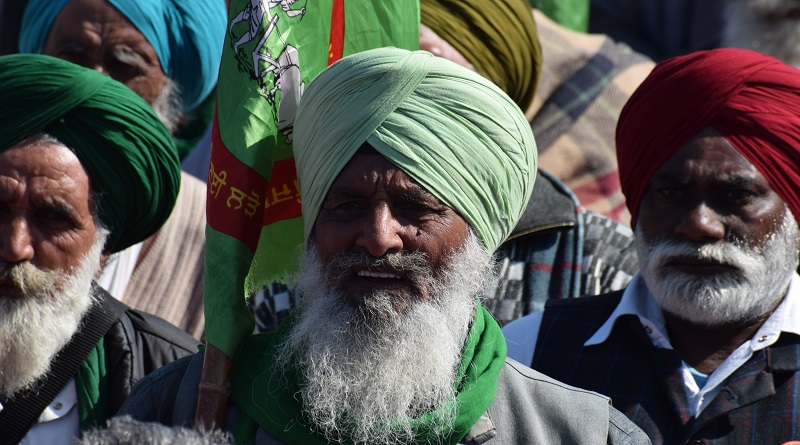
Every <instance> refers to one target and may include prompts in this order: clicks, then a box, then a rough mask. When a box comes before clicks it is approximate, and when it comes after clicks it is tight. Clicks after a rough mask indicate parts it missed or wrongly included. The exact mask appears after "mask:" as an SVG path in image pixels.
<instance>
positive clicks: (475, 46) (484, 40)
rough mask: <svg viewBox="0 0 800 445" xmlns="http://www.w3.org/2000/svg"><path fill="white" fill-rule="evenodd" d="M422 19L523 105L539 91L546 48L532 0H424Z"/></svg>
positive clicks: (476, 68) (421, 8)
mask: <svg viewBox="0 0 800 445" xmlns="http://www.w3.org/2000/svg"><path fill="white" fill-rule="evenodd" d="M419 7H420V21H421V22H422V24H423V25H425V26H427V27H429V28H430V29H431V30H432V31H433V32H435V33H436V34H437V35H439V37H441V38H443V39H444V40H446V41H447V43H449V44H450V45H452V46H453V47H454V48H455V49H457V50H458V51H459V52H460V53H461V54H462V55H463V56H464V57H465V58H466V59H467V60H468V61H469V63H471V64H472V66H473V67H475V70H476V71H477V72H478V73H480V74H481V75H482V76H483V77H486V78H487V79H489V80H491V81H492V82H494V83H495V84H496V85H497V86H499V87H500V88H501V89H502V90H503V91H505V92H506V93H507V94H508V95H509V96H511V98H512V99H514V101H515V102H516V103H517V105H519V107H520V108H521V109H523V110H527V109H528V107H529V106H530V104H531V102H532V101H533V96H534V94H535V93H536V84H537V83H538V80H539V73H540V72H541V70H542V49H541V46H540V45H539V36H538V34H537V32H536V22H535V21H534V20H533V11H532V10H531V5H530V3H528V1H527V0H496V1H491V2H487V1H485V0H420V4H419Z"/></svg>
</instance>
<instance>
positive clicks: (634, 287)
mask: <svg viewBox="0 0 800 445" xmlns="http://www.w3.org/2000/svg"><path fill="white" fill-rule="evenodd" d="M623 315H636V316H638V317H639V320H640V321H641V322H642V326H644V328H645V330H646V331H647V333H648V335H650V339H651V340H652V341H653V344H655V345H656V346H658V347H660V348H665V349H672V346H671V345H670V344H669V339H668V338H667V335H666V332H667V329H666V324H665V322H664V314H663V312H661V308H660V307H659V306H658V303H656V301H655V299H654V298H653V296H652V295H651V294H650V291H649V290H648V289H647V285H645V284H644V279H642V277H641V275H639V274H638V273H637V274H636V275H634V276H633V279H632V280H631V282H630V284H628V287H626V288H625V291H624V292H623V293H622V299H621V300H620V302H619V304H618V305H617V307H616V309H614V312H612V313H611V316H610V317H608V320H606V322H605V323H603V325H602V326H600V329H598V330H597V331H596V332H595V333H594V335H592V336H591V337H589V339H588V340H586V343H584V344H583V345H584V346H591V345H599V344H601V343H603V342H605V341H606V340H608V336H609V335H610V334H611V330H612V329H613V328H614V323H616V322H617V319H618V318H619V317H621V316H623Z"/></svg>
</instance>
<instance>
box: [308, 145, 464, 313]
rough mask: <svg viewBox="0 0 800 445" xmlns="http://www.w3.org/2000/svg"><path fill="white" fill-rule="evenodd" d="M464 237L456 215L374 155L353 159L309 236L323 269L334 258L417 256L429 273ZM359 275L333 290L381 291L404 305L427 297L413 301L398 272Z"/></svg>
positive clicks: (408, 284)
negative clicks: (345, 254)
mask: <svg viewBox="0 0 800 445" xmlns="http://www.w3.org/2000/svg"><path fill="white" fill-rule="evenodd" d="M467 235H468V227H467V223H466V222H465V221H464V219H463V218H462V217H461V216H460V215H458V214H457V213H456V212H455V211H454V210H453V209H451V208H450V207H448V206H446V205H445V204H443V203H442V202H441V201H440V200H439V199H438V198H436V197H435V196H434V195H433V194H431V193H430V192H428V191H427V190H425V189H424V188H423V187H422V186H420V185H419V184H418V183H417V182H416V181H414V180H413V179H411V178H410V177H409V176H408V175H407V174H406V173H405V172H403V171H402V170H400V169H399V168H398V167H397V166H395V165H394V164H392V163H391V162H389V161H388V160H387V159H386V158H384V157H383V156H381V155H379V154H377V153H375V152H372V153H370V152H366V153H365V152H359V153H357V154H356V155H355V156H353V158H352V159H351V160H350V162H349V163H348V164H347V166H346V167H345V168H344V169H343V170H342V172H341V173H340V174H339V176H338V177H337V178H336V180H335V181H334V183H333V185H332V186H331V188H330V190H329V191H328V194H327V196H326V197H325V200H324V202H323V204H322V209H321V210H320V213H319V216H318V217H317V221H316V223H315V225H314V229H313V231H312V237H313V240H314V242H315V243H316V245H317V247H318V248H319V251H320V255H321V257H322V261H323V263H324V264H328V262H329V261H330V259H331V258H332V257H333V256H334V255H335V254H336V253H338V252H364V253H367V254H369V255H370V256H372V257H382V256H384V255H387V254H392V253H397V252H401V251H405V252H422V253H424V254H425V255H426V257H427V260H428V264H429V265H430V266H431V267H432V269H433V271H434V273H435V272H436V271H439V270H441V269H442V268H443V267H444V266H445V265H446V260H447V257H448V255H449V254H450V253H451V252H452V251H453V250H455V249H457V248H459V247H460V246H461V245H463V243H464V241H465V240H466V238H467ZM359 272H361V273H362V275H363V273H364V272H365V271H364V270H351V271H349V272H348V273H347V274H346V275H345V276H344V277H343V278H342V279H341V280H339V281H338V282H337V284H336V287H337V288H338V289H339V290H340V291H343V292H344V294H345V295H354V294H364V293H369V292H373V291H378V290H382V291H386V292H387V293H389V294H390V295H391V296H393V297H396V298H401V299H405V300H408V299H412V298H423V299H424V298H429V297H430V296H429V295H421V296H416V297H414V296H413V295H414V289H415V288H414V286H413V285H412V283H411V282H410V280H408V278H407V277H406V276H405V274H404V273H402V272H401V271H396V270H392V269H388V268H386V269H384V270H378V269H371V270H369V272H370V273H374V274H381V273H384V274H391V275H394V276H393V277H378V276H359ZM397 277H399V278H397ZM350 303H351V304H357V303H356V302H355V301H350Z"/></svg>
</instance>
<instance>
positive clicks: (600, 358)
mask: <svg viewBox="0 0 800 445" xmlns="http://www.w3.org/2000/svg"><path fill="white" fill-rule="evenodd" d="M621 297H622V292H621V291H620V292H614V293H611V294H607V295H603V296H598V297H595V298H579V299H573V300H561V301H552V302H549V303H548V304H547V308H546V309H545V313H544V318H543V320H542V325H541V328H540V330H539V340H538V343H537V345H536V352H535V354H534V358H533V363H532V367H533V368H534V369H536V370H538V371H540V372H543V373H545V374H547V375H549V376H551V377H553V378H555V379H558V380H561V381H563V382H564V383H567V384H570V385H574V386H577V387H580V388H585V389H589V390H592V391H597V392H599V393H601V394H604V395H607V396H609V397H611V399H612V402H613V405H614V407H616V408H617V409H619V410H620V411H622V412H623V413H625V415H627V416H628V417H629V418H630V419H632V420H633V421H634V422H635V423H636V424H637V425H638V426H639V427H640V428H642V430H644V431H645V433H647V435H648V436H649V437H650V439H651V440H652V442H653V444H654V445H660V444H684V443H688V442H689V441H693V440H699V441H701V442H697V443H703V444H708V445H728V444H731V445H733V444H736V445H747V444H754V445H755V444H781V443H784V442H787V441H789V440H798V439H800V408H798V407H797V400H796V399H797V397H798V396H797V395H798V394H800V337H798V336H796V335H794V334H786V333H784V334H783V335H782V336H781V338H780V339H779V340H778V342H777V343H776V344H775V345H773V346H771V347H768V348H766V349H764V350H762V351H759V352H757V353H756V354H754V356H753V357H751V359H750V360H749V361H748V362H747V363H745V364H744V365H743V366H742V367H741V368H739V369H738V370H737V371H735V372H734V374H733V375H732V376H731V377H730V378H729V380H728V382H727V383H726V385H725V387H724V388H723V389H722V390H721V391H720V393H719V394H718V395H717V397H716V398H715V399H714V400H713V401H712V402H711V403H710V404H709V406H708V407H707V408H706V409H705V410H703V411H702V412H701V413H700V415H699V416H698V417H697V418H694V417H692V416H691V414H690V410H689V406H688V402H687V399H686V395H685V392H684V389H683V384H682V379H681V376H680V374H679V372H678V370H679V368H680V366H681V359H680V357H679V356H678V354H677V353H676V352H675V351H673V350H668V349H661V348H656V347H654V346H653V345H652V343H651V341H650V339H649V337H648V335H647V333H646V332H645V330H644V328H643V327H642V324H641V323H640V322H639V320H638V319H637V318H636V317H635V316H633V315H626V316H622V317H620V318H619V320H618V321H617V323H616V324H615V326H614V328H613V330H612V332H611V335H610V336H609V338H608V340H606V341H605V342H604V343H602V344H600V345H594V346H588V347H583V343H584V342H585V341H586V340H587V339H588V338H589V337H591V335H592V334H593V333H594V332H595V331H596V330H597V329H599V328H600V326H601V325H602V324H603V323H604V322H605V321H606V320H607V319H608V317H609V316H610V315H611V313H612V312H613V310H614V308H615V307H616V306H617V304H618V303H619V301H620V299H621Z"/></svg>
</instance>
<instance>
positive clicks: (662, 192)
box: [658, 188, 683, 199]
mask: <svg viewBox="0 0 800 445" xmlns="http://www.w3.org/2000/svg"><path fill="white" fill-rule="evenodd" d="M658 196H660V197H661V198H664V199H675V198H680V197H682V196H683V191H681V190H679V189H676V188H663V189H659V190H658Z"/></svg>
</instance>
